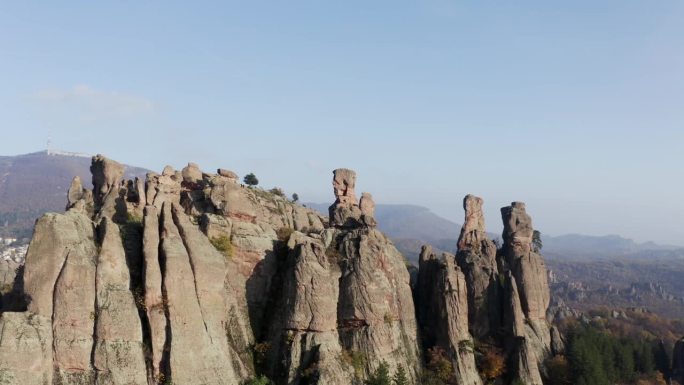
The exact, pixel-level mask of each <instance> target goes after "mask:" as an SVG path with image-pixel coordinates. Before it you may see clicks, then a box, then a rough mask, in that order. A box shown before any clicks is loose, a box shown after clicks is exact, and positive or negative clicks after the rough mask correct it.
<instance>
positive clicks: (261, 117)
mask: <svg viewBox="0 0 684 385" xmlns="http://www.w3.org/2000/svg"><path fill="white" fill-rule="evenodd" d="M103 3H104V2H93V1H82V2H68V1H60V2H40V3H39V2H29V1H11V2H5V3H4V4H3V5H2V9H0V85H1V86H0V133H1V134H2V137H0V154H3V155H12V154H19V153H26V152H33V151H38V150H41V149H44V148H45V141H46V138H47V136H48V131H51V132H52V138H53V143H54V147H56V148H60V149H63V150H69V151H79V152H87V153H104V154H106V155H108V156H109V157H111V158H114V159H117V160H120V161H122V162H126V163H129V164H133V165H138V166H143V167H148V168H152V169H156V170H161V168H162V167H163V166H164V165H165V164H172V165H174V166H176V167H179V168H180V167H182V166H183V165H184V164H185V163H187V162H188V161H194V162H197V163H199V164H200V165H201V166H202V167H203V168H205V169H207V170H211V169H215V168H217V167H219V166H221V167H226V168H231V169H233V170H235V171H236V172H238V173H241V174H244V173H247V172H250V171H253V172H254V173H256V174H257V176H258V177H259V179H260V180H261V182H262V184H263V185H264V186H265V187H271V186H280V187H282V188H284V189H285V190H286V191H287V192H288V193H292V192H297V193H298V194H299V195H300V197H301V198H302V200H305V201H317V202H325V201H330V200H331V198H332V189H331V186H330V179H331V173H330V171H331V170H332V169H334V168H337V167H350V168H353V169H355V170H357V172H358V175H359V177H358V187H359V190H362V191H369V192H372V193H373V194H374V196H375V198H376V199H375V200H376V202H378V203H414V204H419V205H424V206H428V207H430V208H431V209H433V210H434V211H435V212H437V213H438V214H440V215H442V216H445V217H447V218H450V219H453V220H456V221H459V222H460V221H461V220H462V216H463V211H462V208H461V201H462V197H463V196H464V195H465V194H467V193H473V194H476V195H479V196H482V197H483V198H484V199H485V205H486V214H487V221H488V225H489V228H490V230H492V231H496V232H498V231H500V229H501V226H500V222H501V220H500V217H499V212H498V209H499V208H500V207H502V206H504V205H506V204H508V203H509V202H511V201H513V200H522V201H525V202H527V204H528V211H529V212H530V214H531V215H532V216H533V219H534V221H535V227H537V228H539V229H540V230H541V231H542V232H543V233H548V234H551V235H557V234H562V233H584V234H596V235H603V234H621V235H624V236H628V237H633V238H635V239H637V240H640V241H644V240H655V241H659V242H668V243H674V244H684V178H683V174H684V172H683V171H682V167H683V166H684V152H683V151H682V148H683V147H684V2H682V1H681V0H658V1H628V0H616V1H568V2H550V1H538V2H537V1H534V2H530V1H527V2H525V1H516V2H511V1H506V2H503V1H501V2H497V1H488V2H483V1H472V2H460V1H459V2H457V1H446V0H444V1H441V0H423V1H401V0H392V1H368V0H364V1H321V0H317V1H294V0H293V1H272V2H266V1H258V0H250V1H244V2H227V1H221V2H215V3H214V2H199V1H193V2H184V3H186V4H183V3H181V2H173V1H144V2H143V1H113V2H109V5H106V6H103Z"/></svg>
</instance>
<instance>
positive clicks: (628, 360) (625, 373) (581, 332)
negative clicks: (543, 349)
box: [547, 324, 668, 385]
mask: <svg viewBox="0 0 684 385" xmlns="http://www.w3.org/2000/svg"><path fill="white" fill-rule="evenodd" d="M567 338H568V346H567V353H566V354H567V357H566V359H561V358H556V359H554V361H551V362H549V363H547V368H548V369H549V375H550V377H552V378H551V379H550V380H551V381H550V383H551V384H552V385H562V384H569V383H571V384H575V385H612V384H639V385H642V384H643V385H646V384H665V382H664V380H663V374H662V373H659V372H657V370H656V368H657V367H660V366H664V367H667V366H668V363H667V362H665V363H659V362H657V361H658V360H662V359H663V358H662V357H660V356H659V355H658V354H657V349H656V345H655V341H649V340H644V339H635V338H632V337H624V336H617V335H614V334H612V333H610V332H609V331H607V330H603V329H601V328H600V327H597V326H595V325H586V324H583V325H574V326H573V327H572V328H570V329H569V330H568V334H567Z"/></svg>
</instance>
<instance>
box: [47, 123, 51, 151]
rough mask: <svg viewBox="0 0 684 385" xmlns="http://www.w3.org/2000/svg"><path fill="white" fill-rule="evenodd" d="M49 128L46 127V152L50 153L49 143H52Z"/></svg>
mask: <svg viewBox="0 0 684 385" xmlns="http://www.w3.org/2000/svg"><path fill="white" fill-rule="evenodd" d="M51 131H52V130H51V129H50V128H48V137H47V154H48V155H50V145H51V144H52V135H51Z"/></svg>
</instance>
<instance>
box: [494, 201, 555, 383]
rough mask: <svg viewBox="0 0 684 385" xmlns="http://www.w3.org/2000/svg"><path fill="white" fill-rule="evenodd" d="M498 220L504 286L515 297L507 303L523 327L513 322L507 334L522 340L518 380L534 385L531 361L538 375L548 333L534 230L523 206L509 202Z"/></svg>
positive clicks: (546, 293)
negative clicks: (502, 224) (501, 244)
mask: <svg viewBox="0 0 684 385" xmlns="http://www.w3.org/2000/svg"><path fill="white" fill-rule="evenodd" d="M501 216H502V219H503V223H504V230H503V235H502V236H503V242H504V243H503V247H502V256H501V257H502V259H503V260H502V263H501V265H503V266H505V269H506V270H507V282H512V284H511V285H512V286H513V288H514V289H515V292H516V295H517V297H518V298H517V299H516V298H512V299H511V300H510V301H513V302H515V303H517V302H518V301H519V303H520V306H519V307H520V310H518V305H515V307H514V309H515V312H516V314H515V317H516V319H517V318H520V319H521V320H523V321H520V322H522V323H523V324H524V331H521V330H520V325H517V321H516V324H515V326H514V327H512V330H511V329H509V332H510V333H512V335H513V336H515V337H520V338H523V340H522V341H523V343H519V344H518V348H517V351H518V356H519V360H520V361H521V363H520V364H519V365H518V368H519V369H520V370H525V371H527V372H526V373H524V374H520V375H521V377H526V378H529V381H531V383H536V381H537V377H539V378H540V377H541V376H540V375H539V374H538V373H535V365H534V364H533V361H536V366H537V369H536V371H537V372H539V370H540V369H539V368H541V367H542V363H543V361H544V360H545V359H546V358H547V357H548V356H549V355H550V354H551V331H550V328H549V324H548V322H547V321H546V312H547V309H548V307H549V303H550V289H549V284H548V273H547V270H546V265H545V264H544V259H543V257H542V256H541V255H539V254H537V253H535V252H534V250H533V247H532V237H533V233H534V229H533V227H532V219H531V218H530V216H529V215H528V214H527V212H526V211H525V204H524V203H522V202H513V203H512V204H511V206H507V207H504V208H502V209H501ZM511 291H512V289H508V293H509V295H513V294H512V293H511ZM518 312H520V313H521V314H517V313H518ZM522 361H525V362H522Z"/></svg>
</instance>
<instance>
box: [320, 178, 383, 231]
mask: <svg viewBox="0 0 684 385" xmlns="http://www.w3.org/2000/svg"><path fill="white" fill-rule="evenodd" d="M332 184H333V192H334V193H335V203H333V204H332V206H330V208H329V210H328V211H329V218H330V226H332V227H337V228H347V229H350V228H357V227H363V226H366V227H368V226H370V227H372V226H375V225H376V221H375V217H374V215H375V202H374V201H373V197H372V196H371V194H369V193H363V194H362V196H361V200H360V201H357V200H356V192H355V190H354V189H355V187H356V173H355V172H354V171H353V170H349V169H346V168H338V169H337V170H335V171H333V183H332Z"/></svg>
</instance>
